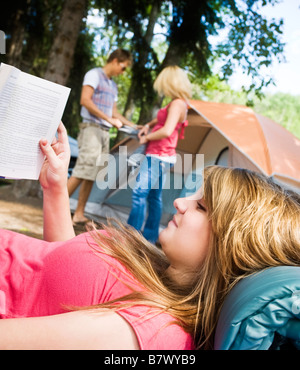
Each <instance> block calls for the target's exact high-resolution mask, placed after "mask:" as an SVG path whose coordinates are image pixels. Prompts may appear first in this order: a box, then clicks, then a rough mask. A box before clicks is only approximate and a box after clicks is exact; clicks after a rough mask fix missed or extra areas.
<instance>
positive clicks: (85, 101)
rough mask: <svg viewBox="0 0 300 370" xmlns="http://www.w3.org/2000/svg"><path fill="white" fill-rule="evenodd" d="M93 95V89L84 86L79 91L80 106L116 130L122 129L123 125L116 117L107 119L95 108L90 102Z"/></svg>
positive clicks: (105, 115) (107, 117) (106, 116)
mask: <svg viewBox="0 0 300 370" xmlns="http://www.w3.org/2000/svg"><path fill="white" fill-rule="evenodd" d="M93 94H94V88H93V87H92V86H90V85H84V86H83V87H82V90H81V98H80V104H81V105H83V106H84V107H85V108H86V109H87V110H88V111H89V112H90V113H91V114H93V115H94V116H96V117H99V118H102V119H104V120H105V121H107V122H109V123H110V124H112V125H113V126H115V127H117V128H120V127H122V125H123V124H122V121H121V120H119V119H118V118H117V117H109V116H108V115H107V114H105V113H104V112H102V110H100V109H99V108H98V107H97V106H96V104H95V103H94V102H93V100H92V96H93Z"/></svg>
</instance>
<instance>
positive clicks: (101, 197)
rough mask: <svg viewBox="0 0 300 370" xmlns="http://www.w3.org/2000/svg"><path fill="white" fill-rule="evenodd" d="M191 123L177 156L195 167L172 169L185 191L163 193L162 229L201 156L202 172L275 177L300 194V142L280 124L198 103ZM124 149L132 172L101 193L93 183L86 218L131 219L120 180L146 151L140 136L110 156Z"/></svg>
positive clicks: (128, 197)
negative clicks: (228, 170) (219, 169)
mask: <svg viewBox="0 0 300 370" xmlns="http://www.w3.org/2000/svg"><path fill="white" fill-rule="evenodd" d="M187 119H188V126H187V127H186V128H185V138H184V140H179V141H178V145H177V153H178V155H180V156H181V157H182V156H183V155H184V154H191V155H192V157H193V159H194V163H193V165H192V167H191V168H184V164H183V163H184V160H182V161H177V163H176V164H175V166H174V167H173V169H172V171H171V177H172V179H174V182H175V180H176V181H177V180H180V179H182V177H183V175H182V174H184V180H183V182H184V187H183V188H182V189H177V188H175V187H174V188H170V189H164V190H163V215H162V219H161V225H162V227H164V226H165V225H166V224H167V222H168V221H169V220H170V219H171V218H172V217H173V213H174V212H175V208H174V207H173V201H174V199H175V198H177V197H182V196H185V194H186V192H185V191H186V188H187V186H186V183H187V182H188V181H189V179H190V175H191V177H192V172H193V171H195V167H196V166H197V161H196V160H195V159H196V155H197V154H203V155H204V167H206V166H209V165H215V164H218V165H223V166H230V167H241V168H247V169H250V170H254V171H257V172H261V173H264V174H266V175H268V176H273V178H274V179H275V180H276V181H277V182H279V183H280V184H283V185H286V186H288V187H290V188H292V189H293V190H296V191H297V192H299V193H300V140H299V139H297V138H296V137H295V136H293V135H292V134H291V133H289V132H288V131H287V130H285V129H284V128H283V127H281V126H280V125H278V124H277V123H275V122H273V121H272V120H270V119H268V118H266V117H263V116H261V115H258V114H256V113H255V112H254V111H253V110H252V109H250V108H248V107H244V106H239V105H232V104H225V103H214V102H207V101H200V100H191V101H190V109H189V112H188V117H187ZM122 146H126V149H127V153H128V162H127V166H128V168H127V169H126V168H125V167H126V166H123V167H124V168H123V167H122V168H121V169H119V168H118V169H117V170H118V171H117V172H118V173H117V174H116V176H117V178H116V179H115V180H116V183H117V187H112V188H109V189H105V190H101V189H100V188H98V187H97V184H94V186H93V189H92V193H91V195H90V197H89V201H88V203H87V206H86V214H87V215H88V216H92V217H93V218H97V217H98V216H99V217H101V218H102V217H104V218H105V217H107V216H108V217H117V218H118V219H120V220H123V221H126V220H127V218H128V214H129V212H130V209H131V189H130V188H128V187H127V188H124V186H123V185H124V184H123V182H122V179H123V180H124V179H125V178H124V172H126V170H127V174H129V173H131V171H132V169H133V167H132V166H131V164H130V160H129V159H130V158H129V157H130V156H131V155H132V154H135V153H142V152H143V147H142V146H140V145H139V142H138V140H137V137H136V136H127V138H125V139H123V140H122V141H121V142H119V143H118V144H117V145H116V146H115V147H114V148H112V150H111V154H112V155H114V156H115V157H116V158H117V157H118V151H119V148H120V147H122ZM180 162H182V166H183V168H181V163H180ZM118 176H119V177H118ZM125 180H126V179H125ZM77 197H78V193H77V192H76V193H75V194H74V195H73V196H72V198H71V200H70V205H71V209H72V210H74V209H75V208H76V204H77Z"/></svg>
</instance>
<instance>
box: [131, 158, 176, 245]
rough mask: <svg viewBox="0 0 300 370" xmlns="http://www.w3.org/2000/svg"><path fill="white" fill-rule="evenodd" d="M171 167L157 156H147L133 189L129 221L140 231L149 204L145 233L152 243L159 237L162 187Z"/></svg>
mask: <svg viewBox="0 0 300 370" xmlns="http://www.w3.org/2000/svg"><path fill="white" fill-rule="evenodd" d="M169 168H170V164H169V163H167V162H163V161H161V160H160V159H159V158H156V157H151V156H146V158H145V159H144V161H143V162H142V164H141V167H140V171H139V174H138V175H137V178H136V184H135V187H134V189H133V191H132V208H131V212H130V215H129V218H128V221H127V222H128V224H129V225H131V226H133V227H134V228H135V229H137V230H139V231H140V230H141V229H142V227H143V225H144V222H145V218H146V213H147V205H148V217H147V220H146V223H145V226H144V230H143V235H144V237H145V238H146V239H147V240H149V241H150V242H152V243H155V242H156V241H157V239H158V234H159V224H160V219H161V215H162V208H163V203H162V189H163V185H164V182H165V179H166V174H167V170H168V169H169Z"/></svg>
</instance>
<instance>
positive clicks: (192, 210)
mask: <svg viewBox="0 0 300 370" xmlns="http://www.w3.org/2000/svg"><path fill="white" fill-rule="evenodd" d="M174 207H175V208H176V210H177V213H176V214H175V215H174V217H173V219H172V220H171V221H170V222H169V224H168V226H167V228H165V229H164V230H163V231H162V232H161V233H160V236H159V241H160V243H161V246H162V249H163V251H164V253H165V254H166V256H167V258H168V259H169V261H170V264H171V266H172V268H173V269H175V270H177V271H182V272H192V271H198V270H199V268H200V267H201V265H202V263H203V261H204V258H205V257H206V255H207V252H208V248H209V240H210V235H211V223H210V221H209V218H208V213H207V208H206V205H205V202H204V199H203V198H202V191H201V190H200V191H199V192H198V193H196V194H195V195H193V196H191V197H188V198H178V199H176V200H175V201H174ZM171 266H170V267H171Z"/></svg>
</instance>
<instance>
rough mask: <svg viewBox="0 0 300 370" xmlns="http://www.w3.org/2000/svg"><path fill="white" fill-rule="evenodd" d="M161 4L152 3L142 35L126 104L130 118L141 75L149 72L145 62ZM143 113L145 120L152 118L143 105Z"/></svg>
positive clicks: (126, 114) (126, 110)
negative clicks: (145, 112) (144, 110)
mask: <svg viewBox="0 0 300 370" xmlns="http://www.w3.org/2000/svg"><path fill="white" fill-rule="evenodd" d="M160 6H161V4H160V2H159V1H157V2H155V3H154V4H153V5H152V8H151V13H150V16H149V22H148V26H147V30H146V33H145V35H144V36H141V39H142V46H141V47H140V51H139V60H138V62H137V63H136V64H135V66H134V67H133V75H132V82H131V86H130V90H129V93H128V97H127V102H126V106H125V110H124V115H125V117H127V118H128V119H130V118H131V116H132V114H133V112H134V109H135V96H136V90H137V86H139V85H140V84H141V76H145V75H146V74H147V72H146V70H145V64H146V63H147V59H148V53H149V52H150V51H151V41H152V39H153V34H154V27H155V24H156V21H157V18H158V16H159V12H160ZM146 95H147V94H146ZM141 113H142V117H143V118H142V120H143V121H144V120H145V119H146V120H147V118H149V119H150V115H151V113H150V115H149V113H148V114H143V106H142V111H141ZM146 117H147V118H146Z"/></svg>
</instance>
